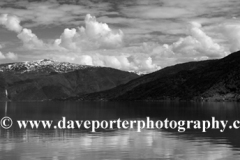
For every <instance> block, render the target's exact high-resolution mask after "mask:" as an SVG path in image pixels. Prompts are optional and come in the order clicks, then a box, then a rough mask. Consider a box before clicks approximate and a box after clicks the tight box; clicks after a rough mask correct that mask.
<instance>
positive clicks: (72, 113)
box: [0, 102, 240, 160]
mask: <svg viewBox="0 0 240 160" xmlns="http://www.w3.org/2000/svg"><path fill="white" fill-rule="evenodd" d="M238 106H239V103H190V102H185V103H173V102H172V103H171V102H42V103H39V102H38V103H36V102H28V103H27V102H9V103H5V102H3V103H0V118H1V117H4V116H6V115H7V116H9V117H11V118H12V119H13V121H15V120H44V119H45V120H47V119H48V120H56V121H57V120H61V118H62V116H65V117H66V118H67V119H71V120H87V119H88V120H110V119H118V118H121V119H127V120H130V119H134V120H136V119H143V120H145V118H146V117H147V116H148V117H150V118H151V119H155V120H158V119H159V120H164V119H165V118H168V119H169V120H204V119H211V117H212V116H214V117H216V119H218V120H225V119H227V120H229V121H230V122H232V121H233V120H237V119H240V114H239V113H240V110H239V108H238ZM230 122H229V123H230ZM239 158H240V139H239V131H238V130H233V129H232V130H230V129H227V130H226V131H225V132H224V133H221V132H220V131H219V130H207V132H206V133H202V132H201V131H200V130H193V129H191V130H187V131H186V132H184V133H179V132H177V130H170V129H167V130H166V129H154V130H147V129H144V130H142V132H141V133H138V132H136V129H129V130H123V129H118V130H112V131H111V130H100V131H98V132H97V133H91V132H89V131H87V130H80V129H73V130H54V129H49V130H44V129H38V130H37V129H25V130H24V129H18V127H17V126H16V124H15V125H13V127H12V128H11V129H9V130H5V129H2V128H0V159H4V160H8V159H14V160H15V159H16V160H17V159H21V160H30V159H31V160H32V159H51V160H68V159H69V160H70V159H71V160H74V159H76V160H79V159H83V160H88V159H89V160H93V159H189V160H194V159H204V160H208V159H209V160H210V159H211V160H213V159H239Z"/></svg>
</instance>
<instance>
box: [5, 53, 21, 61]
mask: <svg viewBox="0 0 240 160" xmlns="http://www.w3.org/2000/svg"><path fill="white" fill-rule="evenodd" d="M5 57H6V58H7V59H10V60H17V59H18V55H17V54H15V53H12V52H8V53H7V54H6V55H5Z"/></svg>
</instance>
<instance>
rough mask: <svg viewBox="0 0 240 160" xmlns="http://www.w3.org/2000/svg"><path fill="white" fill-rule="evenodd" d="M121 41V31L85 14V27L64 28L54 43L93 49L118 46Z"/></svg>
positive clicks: (120, 44)
mask: <svg viewBox="0 0 240 160" xmlns="http://www.w3.org/2000/svg"><path fill="white" fill-rule="evenodd" d="M122 43H123V32H122V31H121V30H119V31H118V32H114V31H113V30H112V29H110V28H109V26H108V25H107V24H106V23H101V22H97V20H96V18H95V17H94V16H91V15H89V14H88V15H86V18H85V28H84V27H80V28H78V29H75V28H73V29H68V28H66V29H65V30H64V32H63V33H62V35H61V36H60V38H59V39H57V40H55V45H56V46H60V47H63V48H65V49H75V50H76V49H78V50H93V49H104V48H118V47H120V46H122Z"/></svg>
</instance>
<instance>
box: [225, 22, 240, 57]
mask: <svg viewBox="0 0 240 160" xmlns="http://www.w3.org/2000/svg"><path fill="white" fill-rule="evenodd" d="M220 33H222V34H223V36H224V37H225V38H226V39H227V41H228V44H229V45H230V46H229V48H230V51H231V52H235V51H238V50H240V24H238V23H235V24H234V23H233V24H231V23H230V24H223V25H221V26H220Z"/></svg>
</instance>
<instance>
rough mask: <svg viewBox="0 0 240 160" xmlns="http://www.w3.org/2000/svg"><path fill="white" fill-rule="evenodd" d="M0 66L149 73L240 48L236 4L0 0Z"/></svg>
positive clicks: (211, 0) (229, 0) (209, 0)
mask: <svg viewBox="0 0 240 160" xmlns="http://www.w3.org/2000/svg"><path fill="white" fill-rule="evenodd" d="M0 7H1V8H0V63H8V62H18V61H34V60H40V59H53V60H56V61H64V62H71V63H77V64H83V65H93V66H105V67H112V68H117V69H120V70H126V71H135V72H141V73H149V72H153V71H156V70H159V69H161V68H164V67H167V66H171V65H174V64H178V63H184V62H188V61H200V60H207V59H219V58H222V57H224V56H227V55H228V54H230V53H232V52H235V51H238V50H240V19H239V16H240V12H239V7H240V1H239V0H58V1H57V0H49V1H46V0H45V1H44V0H41V1H40V0H35V1H34V0H29V1H26V0H21V1H18V0H2V1H0Z"/></svg>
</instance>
